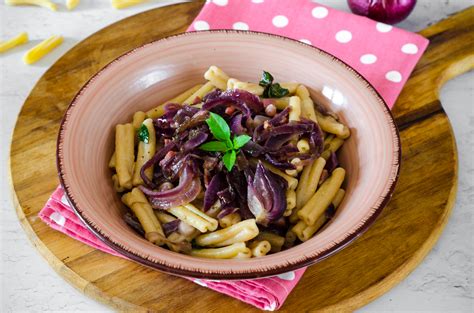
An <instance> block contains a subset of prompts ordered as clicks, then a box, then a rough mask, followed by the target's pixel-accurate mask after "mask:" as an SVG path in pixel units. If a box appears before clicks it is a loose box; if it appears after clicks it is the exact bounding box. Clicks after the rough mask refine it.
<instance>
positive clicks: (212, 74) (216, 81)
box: [204, 65, 229, 90]
mask: <svg viewBox="0 0 474 313" xmlns="http://www.w3.org/2000/svg"><path fill="white" fill-rule="evenodd" d="M204 78H205V79H207V80H208V81H209V82H210V83H211V84H213V85H214V86H215V87H216V88H219V89H222V90H225V89H226V87H227V81H228V80H229V75H227V74H226V73H224V71H223V70H222V69H220V68H219V67H217V66H215V65H212V66H210V67H209V69H208V70H207V71H206V73H204Z"/></svg>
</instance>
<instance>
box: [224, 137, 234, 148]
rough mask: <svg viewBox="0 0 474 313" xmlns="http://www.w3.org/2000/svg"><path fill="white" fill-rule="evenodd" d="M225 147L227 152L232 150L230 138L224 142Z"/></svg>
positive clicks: (232, 145)
mask: <svg viewBox="0 0 474 313" xmlns="http://www.w3.org/2000/svg"><path fill="white" fill-rule="evenodd" d="M225 145H226V146H227V148H228V149H229V150H230V149H234V144H233V143H232V140H230V138H229V139H227V140H226V141H225Z"/></svg>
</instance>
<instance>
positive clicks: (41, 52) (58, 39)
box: [23, 35, 64, 64]
mask: <svg viewBox="0 0 474 313" xmlns="http://www.w3.org/2000/svg"><path fill="white" fill-rule="evenodd" d="M63 40H64V38H63V36H56V35H55V36H51V37H49V38H48V39H46V40H44V41H42V42H40V43H39V44H37V45H36V46H34V47H33V48H31V49H30V50H28V51H27V52H26V53H25V55H24V56H23V62H25V64H33V63H35V62H37V61H39V60H40V59H41V58H43V57H44V56H45V55H46V54H48V53H49V52H51V50H53V49H54V48H56V47H57V46H59V45H60V44H61V43H62V42H63Z"/></svg>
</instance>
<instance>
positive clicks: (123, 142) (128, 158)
mask: <svg viewBox="0 0 474 313" xmlns="http://www.w3.org/2000/svg"><path fill="white" fill-rule="evenodd" d="M134 138H135V129H134V128H133V125H132V124H119V125H117V127H116V128H115V169H116V170H117V176H118V178H119V182H120V186H122V187H124V188H127V189H132V175H133V166H134V160H135V152H134V150H135V144H134Z"/></svg>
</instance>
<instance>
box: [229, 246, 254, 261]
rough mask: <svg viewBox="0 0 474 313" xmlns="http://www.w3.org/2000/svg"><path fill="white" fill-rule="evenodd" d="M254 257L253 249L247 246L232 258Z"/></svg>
mask: <svg viewBox="0 0 474 313" xmlns="http://www.w3.org/2000/svg"><path fill="white" fill-rule="evenodd" d="M251 257H252V251H251V250H250V249H249V248H245V250H244V251H242V252H239V253H237V255H236V256H234V257H232V259H250V258H251Z"/></svg>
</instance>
